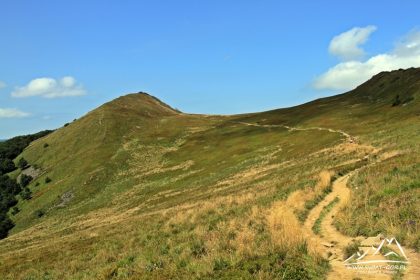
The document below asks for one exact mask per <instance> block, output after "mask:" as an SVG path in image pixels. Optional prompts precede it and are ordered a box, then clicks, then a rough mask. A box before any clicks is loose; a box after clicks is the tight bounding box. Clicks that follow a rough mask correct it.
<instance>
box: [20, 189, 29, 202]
mask: <svg viewBox="0 0 420 280" xmlns="http://www.w3.org/2000/svg"><path fill="white" fill-rule="evenodd" d="M20 197H22V199H25V200H29V199H31V198H32V192H31V190H30V189H28V188H23V190H22V192H21V193H20Z"/></svg>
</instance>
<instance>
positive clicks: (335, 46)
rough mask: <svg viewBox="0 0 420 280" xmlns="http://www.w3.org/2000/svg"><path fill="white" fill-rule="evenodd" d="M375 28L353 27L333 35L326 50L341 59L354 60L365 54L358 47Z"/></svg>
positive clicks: (370, 26)
mask: <svg viewBox="0 0 420 280" xmlns="http://www.w3.org/2000/svg"><path fill="white" fill-rule="evenodd" d="M375 30H376V26H373V25H369V26H366V27H354V28H352V29H350V30H349V31H346V32H343V33H341V34H339V35H337V36H335V37H334V38H333V39H332V40H331V42H330V45H329V47H328V51H329V52H330V53H331V54H332V55H335V56H338V57H339V58H340V59H342V60H345V61H346V60H354V59H358V58H361V57H363V56H364V55H365V51H364V50H363V49H362V48H361V47H360V46H361V45H363V44H364V43H366V41H367V40H368V39H369V36H370V34H372V33H373V32H374V31H375Z"/></svg>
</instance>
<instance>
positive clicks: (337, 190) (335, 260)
mask: <svg viewBox="0 0 420 280" xmlns="http://www.w3.org/2000/svg"><path fill="white" fill-rule="evenodd" d="M241 124H244V125H248V126H257V127H267V128H270V127H283V128H286V129H288V130H289V131H300V130H324V131H329V132H332V133H339V134H341V135H342V136H344V137H345V138H346V141H347V142H350V143H356V141H355V138H354V137H353V136H351V135H350V134H348V133H346V132H344V131H341V130H334V129H330V128H322V127H308V128H297V127H289V126H286V125H259V124H253V123H245V122H241ZM357 145H360V148H362V147H365V148H366V147H367V146H366V145H361V144H357ZM368 146H369V145H368ZM369 147H370V148H371V152H370V153H369V155H368V157H370V156H373V155H377V154H378V153H379V152H380V149H378V148H375V147H372V146H369ZM396 155H398V152H397V151H396V152H387V153H382V154H381V155H379V157H378V159H377V160H375V161H372V162H371V163H369V164H368V165H366V166H364V167H361V168H365V167H367V166H370V165H373V164H377V163H379V162H381V161H383V160H386V159H388V158H391V157H394V156H396ZM361 168H359V169H361ZM359 169H356V170H353V171H351V172H350V173H348V174H346V175H344V176H341V177H339V178H337V179H336V180H335V181H334V182H333V186H332V191H331V193H329V194H328V195H327V196H326V197H325V198H324V199H323V200H322V201H321V202H320V203H319V204H318V205H317V206H315V207H314V208H313V209H312V210H311V211H310V212H309V214H308V217H307V219H306V220H305V222H304V228H305V231H304V232H305V235H306V236H305V237H306V238H307V239H308V240H309V241H311V243H312V244H316V248H317V250H318V251H319V252H321V253H322V254H323V256H324V257H326V258H328V260H329V262H330V265H331V272H330V273H329V274H328V277H327V278H328V279H331V280H335V279H340V280H345V279H351V280H352V279H375V280H376V279H378V280H382V279H392V276H393V275H392V274H390V273H386V271H385V270H380V271H378V270H375V271H370V272H369V270H357V269H351V268H349V267H350V266H346V265H345V263H344V261H345V260H344V259H343V258H344V251H345V248H346V247H347V246H348V245H349V244H351V243H352V242H354V241H356V240H357V241H359V242H360V243H361V246H360V247H359V250H362V251H363V252H369V250H371V249H372V246H374V247H375V248H378V247H379V246H380V244H381V242H382V241H384V238H383V237H381V236H377V237H367V238H366V237H362V236H360V237H356V238H352V237H349V236H346V235H343V234H342V233H340V232H339V231H337V229H336V228H335V226H334V225H333V221H334V217H335V215H336V214H337V213H338V212H339V211H340V209H341V208H342V207H343V206H345V205H346V204H347V203H348V201H349V200H350V195H351V191H350V189H349V188H348V187H347V182H348V180H349V178H350V177H351V176H352V175H353V174H355V173H356V172H357V171H358V170H359ZM336 198H338V202H336V203H335V204H332V203H333V201H334V200H335V199H336ZM329 205H330V208H331V210H330V211H329V212H327V214H326V215H325V216H324V217H323V219H322V220H321V223H320V234H319V235H317V234H315V233H314V230H313V227H314V224H315V223H316V221H317V220H318V219H321V217H320V215H321V213H322V212H323V210H324V209H325V208H326V207H327V206H329ZM324 214H325V213H324ZM389 248H390V249H392V250H393V251H395V252H398V248H397V246H396V245H390V246H389ZM404 253H405V255H406V256H407V259H408V261H409V264H408V266H406V270H405V271H404V277H403V279H407V280H419V279H420V254H419V253H416V252H415V251H414V250H413V249H408V248H405V250H404ZM363 261H367V262H369V261H375V262H376V261H386V258H385V257H384V256H383V255H382V254H376V255H374V256H373V255H369V254H368V255H366V256H365V257H364V258H363ZM385 264H386V263H385ZM382 271H384V272H382ZM372 272H373V273H372Z"/></svg>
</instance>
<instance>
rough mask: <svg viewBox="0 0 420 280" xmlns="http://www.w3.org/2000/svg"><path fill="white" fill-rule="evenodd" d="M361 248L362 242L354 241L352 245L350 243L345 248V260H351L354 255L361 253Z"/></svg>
mask: <svg viewBox="0 0 420 280" xmlns="http://www.w3.org/2000/svg"><path fill="white" fill-rule="evenodd" d="M359 247H360V241H354V242H352V243H349V244H348V245H347V246H346V247H345V248H344V259H345V260H346V259H348V258H350V257H351V256H352V255H353V254H355V253H357V252H359Z"/></svg>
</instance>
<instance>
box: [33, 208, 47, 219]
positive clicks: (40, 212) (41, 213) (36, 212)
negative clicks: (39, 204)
mask: <svg viewBox="0 0 420 280" xmlns="http://www.w3.org/2000/svg"><path fill="white" fill-rule="evenodd" d="M34 214H35V217H37V218H41V217H42V216H44V215H45V212H44V210H42V209H38V210H36V211H35V212H34Z"/></svg>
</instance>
